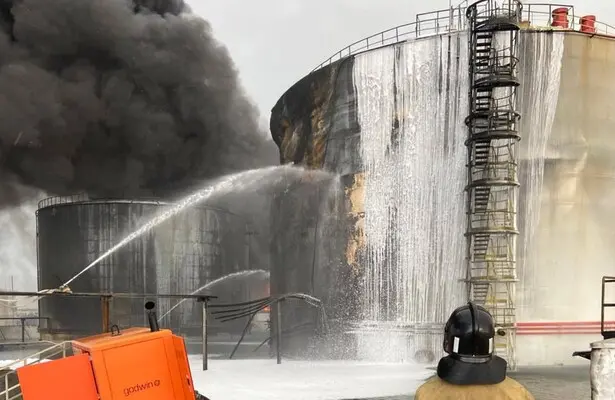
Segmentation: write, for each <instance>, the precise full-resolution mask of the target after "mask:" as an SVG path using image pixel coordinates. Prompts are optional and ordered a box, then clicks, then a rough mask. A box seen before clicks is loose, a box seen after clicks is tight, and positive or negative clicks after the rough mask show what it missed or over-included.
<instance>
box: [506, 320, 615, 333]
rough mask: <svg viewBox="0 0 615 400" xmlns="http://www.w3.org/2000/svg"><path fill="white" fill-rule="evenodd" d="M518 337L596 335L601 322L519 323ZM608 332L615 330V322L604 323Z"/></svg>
mask: <svg viewBox="0 0 615 400" xmlns="http://www.w3.org/2000/svg"><path fill="white" fill-rule="evenodd" d="M516 326H517V335H596V334H600V321H566V322H563V321H558V322H518V323H517V324H516ZM604 328H605V329H606V330H615V321H604Z"/></svg>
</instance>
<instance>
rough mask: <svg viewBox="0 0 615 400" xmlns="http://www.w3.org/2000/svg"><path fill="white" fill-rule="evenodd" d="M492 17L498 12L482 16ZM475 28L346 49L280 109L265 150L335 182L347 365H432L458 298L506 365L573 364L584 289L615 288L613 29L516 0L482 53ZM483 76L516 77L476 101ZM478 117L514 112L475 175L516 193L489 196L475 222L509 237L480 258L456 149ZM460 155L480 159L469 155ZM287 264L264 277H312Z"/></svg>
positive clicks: (589, 296) (586, 299) (591, 331)
mask: <svg viewBox="0 0 615 400" xmlns="http://www.w3.org/2000/svg"><path fill="white" fill-rule="evenodd" d="M500 3H501V2H500ZM505 3H506V4H509V3H511V4H513V3H519V2H515V1H512V2H505ZM464 4H466V3H464ZM488 4H495V2H494V1H491V0H483V1H479V2H478V3H477V6H478V7H482V6H484V5H488ZM491 10H495V11H494V12H496V13H497V12H501V11H502V10H504V9H503V8H502V7H499V6H498V7H495V6H494V7H492V8H491ZM471 15H473V14H472V13H471V12H470V13H468V9H467V8H466V7H465V6H461V7H459V8H453V9H449V10H440V11H438V12H433V13H427V14H422V15H419V16H417V18H416V20H415V21H414V22H412V23H410V24H407V25H404V26H399V27H395V28H393V29H391V30H390V31H387V32H383V33H379V34H377V35H374V36H373V37H370V38H367V39H365V40H364V41H362V42H357V43H355V44H354V45H352V46H351V47H349V48H347V49H343V50H342V51H340V52H339V53H337V54H336V56H334V57H332V58H331V59H329V60H327V61H325V62H324V63H323V64H321V65H320V66H319V67H318V68H317V69H315V70H314V71H312V72H311V73H310V74H309V75H307V76H306V77H304V78H303V79H302V80H300V81H299V82H297V83H296V84H295V85H293V86H292V87H291V88H289V89H288V91H287V92H286V93H285V94H284V95H283V96H282V97H281V98H280V100H279V101H278V102H277V104H276V105H275V107H274V108H273V110H272V114H271V132H272V136H273V138H274V140H275V142H276V144H277V145H278V146H279V148H280V157H281V161H282V163H287V162H294V163H296V164H302V165H306V166H310V167H312V168H325V169H328V170H331V171H335V172H337V173H339V174H340V175H341V176H343V177H344V178H343V186H344V189H345V197H346V202H345V203H346V204H345V206H346V208H345V211H344V212H345V213H346V221H347V222H348V226H349V229H348V230H347V232H348V233H347V236H346V238H345V241H346V243H347V245H346V246H345V249H344V252H343V254H342V257H343V258H344V260H345V262H344V263H342V264H341V265H338V266H337V268H340V269H341V270H342V271H350V272H351V273H348V274H346V276H348V277H349V278H348V281H347V282H344V283H342V284H343V285H346V286H349V287H350V286H352V287H354V288H356V291H355V292H354V293H355V297H354V298H353V299H341V298H340V301H341V302H342V303H341V304H336V305H330V307H331V308H332V309H345V308H350V309H352V310H354V312H352V313H350V314H349V315H347V319H349V320H354V323H352V322H353V321H350V322H351V323H350V325H355V326H354V327H353V328H351V329H348V330H347V332H348V334H349V335H354V337H355V338H356V352H355V356H356V357H358V358H364V359H377V360H388V361H395V360H429V359H433V358H435V357H438V356H439V355H440V354H441V346H442V344H441V340H442V329H443V324H444V322H445V321H446V319H447V318H448V316H449V314H450V312H451V311H452V310H453V309H454V308H456V307H457V306H459V305H460V304H463V303H464V302H465V301H467V299H468V292H467V290H468V286H470V289H471V290H472V292H471V297H472V298H473V299H474V300H476V301H478V302H479V303H481V304H483V305H484V306H486V307H487V308H488V309H489V310H490V311H491V312H492V313H493V314H494V316H495V317H496V322H497V323H498V324H503V325H506V331H507V335H506V336H505V337H502V338H500V339H498V346H497V352H498V353H499V354H500V355H502V356H504V357H505V358H506V359H507V360H509V362H510V364H511V365H514V364H515V363H516V364H519V365H528V364H535V365H536V364H537V365H549V364H570V363H575V362H583V360H575V359H573V358H572V357H569V354H570V352H569V351H568V349H570V348H585V347H586V345H587V342H591V341H592V340H594V339H595V337H596V335H599V333H600V332H599V325H600V324H599V321H600V298H599V295H596V290H597V285H599V282H600V278H601V277H602V276H603V275H610V274H612V260H613V258H614V257H615V254H614V253H613V249H615V247H614V246H613V233H612V229H611V227H612V225H613V221H614V220H613V218H614V215H615V206H614V204H615V203H614V202H613V201H612V200H613V199H612V196H613V190H615V167H614V164H613V162H611V160H613V154H615V145H614V143H615V142H613V140H611V138H612V134H611V133H612V131H613V129H614V123H613V119H612V116H611V111H610V110H611V109H612V108H613V106H614V104H613V103H614V101H615V96H614V95H613V93H614V91H615V86H614V85H613V83H612V80H611V79H610V78H609V76H610V75H611V74H612V73H613V71H614V70H615V39H614V38H613V37H612V36H609V35H608V34H607V32H615V28H612V27H608V26H606V25H604V24H600V23H597V22H594V21H595V18H594V17H593V16H589V17H588V16H579V14H578V12H575V10H574V9H573V8H572V7H571V6H565V7H563V6H558V7H555V6H552V5H549V4H525V5H523V8H522V9H520V10H519V11H518V12H517V11H514V12H513V13H509V14H506V15H504V14H503V15H495V16H494V20H493V21H496V22H495V24H496V25H497V24H500V25H499V27H498V29H496V30H494V31H487V32H482V33H481V35H480V36H481V37H480V40H478V39H477V37H476V34H477V33H476V32H477V31H476V30H470V29H468V28H469V24H470V22H471V21H470V19H469V18H468V16H471ZM510 20H514V21H513V23H511V24H507V23H505V24H502V21H510ZM494 26H495V25H494ZM517 28H520V30H517ZM510 38H513V39H514V40H510ZM478 42H481V44H480V46H479V47H483V49H478V48H477V47H476V43H478ZM485 49H486V50H485ZM478 53H483V54H478ZM480 57H482V58H480ZM485 57H486V58H485ZM477 60H487V62H486V63H485V61H482V62H481V61H477ZM506 60H509V61H510V62H506ZM475 62H478V64H476V65H475V64H473V63H475ZM482 67H485V68H487V70H485V71H487V72H491V73H493V74H496V73H497V74H499V73H501V72H502V71H505V70H507V69H509V68H512V69H513V70H514V73H513V75H514V76H512V77H511V79H509V80H508V81H507V82H509V83H510V84H511V85H512V86H514V85H518V87H516V88H515V89H514V90H515V95H509V92H506V93H504V94H503V95H502V92H498V91H500V90H512V89H510V88H506V89H501V88H488V89H487V90H485V91H483V92H482V94H480V95H478V96H476V95H475V91H474V92H473V91H472V90H470V89H471V86H472V88H474V89H476V87H477V84H476V83H472V84H471V81H470V76H471V72H472V74H473V75H472V76H473V79H475V75H474V74H475V72H476V71H477V68H478V69H480V68H482ZM472 82H475V81H472ZM482 82H486V80H483V81H482ZM500 83H501V82H500ZM478 86H480V85H479V84H478ZM502 86H505V85H502ZM471 93H474V94H472V95H469V94H471ZM472 96H474V97H472ZM472 107H474V108H472ZM477 107H478V108H481V107H482V108H483V109H486V110H487V111H489V110H491V111H493V110H495V111H497V113H496V114H497V115H500V116H501V115H508V116H511V118H510V121H509V119H507V120H506V123H507V124H508V123H509V122H510V127H509V129H507V132H508V133H506V134H505V135H502V136H501V137H499V138H495V139H492V138H491V136H490V139H489V145H488V146H487V147H486V148H485V149H484V151H485V152H487V153H488V154H489V156H488V160H486V162H487V163H488V164H487V165H489V166H490V168H491V167H492V170H489V171H488V172H490V173H491V172H493V173H495V174H500V173H505V174H508V176H507V177H506V179H507V182H509V181H510V182H511V185H512V184H516V182H518V183H519V189H518V190H517V189H515V190H517V191H516V192H515V191H513V190H511V191H510V193H509V194H508V195H507V196H504V197H501V196H500V194H501V192H499V191H498V190H497V189H494V190H493V191H492V192H489V193H487V194H485V197H484V200H485V201H486V206H485V207H486V208H485V211H484V212H483V214H485V215H486V216H487V217H488V218H486V219H485V221H483V222H481V223H484V224H486V225H485V226H487V227H490V226H494V225H493V224H498V223H499V224H510V225H507V229H508V230H507V231H506V233H507V234H508V235H509V236H510V237H513V236H515V235H516V234H517V233H518V235H517V236H516V239H514V240H513V239H510V238H508V239H510V240H508V239H507V240H501V239H502V237H501V235H500V236H498V234H497V232H496V233H495V234H492V233H493V232H490V233H489V232H488V234H487V237H486V241H485V242H484V246H486V250H484V249H483V250H481V251H482V253H481V254H479V253H480V252H479V250H480V249H479V248H480V247H481V246H478V244H477V243H472V245H471V246H468V245H467V242H466V236H465V234H466V232H467V231H468V229H470V228H471V227H469V226H468V219H467V217H466V207H468V206H470V207H476V204H478V202H479V201H478V195H477V194H476V193H477V191H474V192H472V193H473V194H472V196H466V195H465V189H466V185H467V183H468V178H469V177H471V176H472V175H471V174H472V173H473V172H472V171H469V170H468V166H467V164H468V157H469V154H468V147H467V146H470V148H472V147H471V146H474V145H473V144H472V143H473V142H472V141H469V142H468V143H466V140H467V139H468V137H469V131H468V126H467V125H466V121H467V120H466V118H467V117H468V116H469V115H471V112H472V111H471V110H473V109H475V108H477ZM498 110H499V111H498ZM502 110H503V111H502ZM498 113H499V114H498ZM496 114H493V113H489V112H487V113H486V114H485V115H488V116H489V118H491V116H493V115H496ZM517 114H519V115H520V116H521V118H520V119H517V117H516V115H517ZM511 121H512V122H511ZM500 122H501V121H500ZM498 123H499V122H498ZM488 126H492V125H488ZM496 134H497V132H496V133H493V132H491V133H490V135H496ZM517 135H518V136H519V137H520V139H521V140H520V142H519V143H518V144H515V143H513V142H512V140H513V139H514V138H515V137H516V136H517ZM506 140H508V142H505V141H506ZM471 151H474V153H472V155H471V157H478V156H477V154H478V152H479V151H478V148H477V149H474V150H471ZM481 151H483V150H481ZM499 165H505V166H506V168H500V167H498V166H499ZM472 179H476V176H474V177H473V178H472ZM514 181H516V182H514ZM492 189H493V188H492ZM466 197H468V198H470V202H471V203H470V204H468V198H466ZM481 201H482V200H481ZM289 205H290V203H289ZM511 215H513V216H514V215H516V217H515V219H516V221H512V220H511V221H512V222H511V221H509V220H508V219H506V218H508V216H511ZM499 216H505V217H506V218H504V219H502V220H499V219H498V218H499ZM492 217H494V218H492ZM494 221H495V222H494ZM487 230H488V229H487ZM318 240H319V241H321V242H322V241H326V240H328V238H326V237H322V236H321V237H319V238H318ZM304 245H305V246H308V245H309V243H306V244H304ZM304 251H305V252H306V253H308V252H307V250H304ZM340 251H341V250H340V249H338V252H340ZM470 253H471V254H470ZM479 255H480V257H481V259H482V266H481V267H480V268H478V267H476V268H474V267H470V266H468V263H467V262H466V258H469V259H471V260H474V261H476V260H478V259H479V257H478V256H479ZM471 257H474V258H471ZM473 265H475V266H476V265H478V263H475V264H473ZM283 268H285V265H277V264H276V263H274V265H273V266H272V278H271V279H272V282H274V281H275V280H276V279H278V275H279V276H280V279H281V280H284V281H285V282H286V283H285V285H278V287H279V288H283V289H284V288H287V287H297V286H298V285H299V284H300V283H299V282H301V279H305V276H310V275H311V273H312V271H317V270H318V266H316V267H315V266H314V265H313V263H312V261H311V259H310V260H305V261H304V262H303V263H298V264H297V265H296V266H295V267H294V268H302V269H305V271H304V272H303V273H301V274H299V273H294V274H287V275H283V274H282V272H280V271H281V270H282V269H283ZM350 277H352V278H350ZM468 277H471V285H469V284H468V281H467V280H466V278H468ZM298 279H299V280H298ZM338 284H339V283H338ZM327 287H328V288H329V290H336V288H335V287H333V286H327ZM275 289H276V288H275V286H272V291H273V290H275ZM479 289H480V290H479ZM570 293H575V294H576V295H574V296H571V295H570ZM274 315H275V314H274ZM607 318H608V319H609V320H611V319H613V316H611V317H607ZM284 324H286V321H284V316H283V325H284ZM347 325H348V324H347Z"/></svg>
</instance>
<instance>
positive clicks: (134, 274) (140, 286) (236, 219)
mask: <svg viewBox="0 0 615 400" xmlns="http://www.w3.org/2000/svg"><path fill="white" fill-rule="evenodd" d="M169 206H170V204H167V203H162V202H157V201H129V200H88V199H85V198H81V197H72V198H50V199H47V200H44V201H41V202H40V203H39V209H38V211H37V214H36V217H37V248H38V249H37V250H38V251H37V252H38V280H39V282H38V284H39V289H52V288H57V287H58V286H59V285H61V284H63V283H64V282H66V281H68V280H69V279H70V278H72V277H73V276H74V275H75V274H77V273H78V272H80V271H81V270H82V269H83V268H85V267H86V266H87V265H88V264H90V263H91V262H92V261H94V260H95V259H97V258H98V257H99V256H101V255H102V254H104V253H105V252H106V251H107V250H109V249H110V248H111V247H113V246H114V245H116V244H117V243H119V242H120V241H121V240H122V239H123V238H124V237H126V236H127V235H128V234H130V233H132V232H133V231H134V230H136V229H138V228H140V227H141V226H142V225H143V224H145V223H147V222H148V221H149V220H150V219H151V218H153V217H154V216H156V215H159V214H160V213H162V212H164V211H166V210H168V209H169ZM248 234H249V231H248V226H247V223H246V220H245V219H244V218H242V217H240V216H238V215H235V214H232V213H229V212H227V211H225V210H221V209H215V208H208V207H202V206H198V207H192V208H188V209H186V210H184V211H182V212H180V213H178V214H177V215H175V216H173V217H171V218H169V219H168V220H166V221H165V222H163V223H161V224H160V225H158V226H156V227H154V228H153V229H151V230H150V231H149V232H147V233H145V234H144V235H142V236H140V237H138V238H136V239H134V240H133V241H131V242H129V243H128V244H126V246H124V247H122V248H120V249H119V250H117V251H116V252H115V253H113V254H112V255H110V256H109V257H107V258H105V259H104V260H102V261H101V262H100V264H98V265H96V266H94V267H93V268H91V269H90V270H88V271H87V272H86V273H84V274H83V275H82V276H80V277H79V278H77V279H76V280H75V281H74V282H72V283H71V284H70V289H71V290H72V291H73V292H81V293H84V292H85V293H99V292H105V293H130V294H143V293H152V294H156V293H160V294H190V293H192V292H194V291H195V290H197V289H199V288H201V287H203V286H204V285H206V284H207V283H208V282H212V281H214V280H215V279H217V278H220V277H223V276H226V275H229V274H232V273H234V272H237V271H242V270H246V269H249V262H250V261H249V257H250V255H249V247H248V240H249V236H248ZM204 291H205V292H209V288H206V289H205V290H204ZM216 294H218V293H216ZM246 296H248V295H246ZM246 296H239V297H238V295H234V296H232V297H233V298H221V300H223V301H225V302H232V301H242V300H244V299H245V298H246ZM154 300H156V299H154ZM177 301H178V300H175V299H173V300H171V299H168V298H167V299H164V298H160V299H157V303H158V315H159V316H160V315H163V314H164V313H165V312H166V311H167V310H169V309H170V307H172V306H173V305H175V304H176V303H177ZM143 303H144V299H142V298H135V299H123V298H117V299H113V300H112V303H111V312H110V323H111V324H117V325H119V326H120V327H121V328H124V327H129V326H135V325H136V326H146V325H147V320H146V316H145V313H144V310H143ZM39 312H40V315H41V316H44V317H49V318H50V319H51V321H52V326H51V330H50V331H47V330H44V332H43V334H45V333H48V334H52V335H55V336H60V335H67V336H75V335H85V334H93V333H99V332H100V331H101V329H102V314H101V300H99V299H97V298H58V297H47V298H44V299H42V301H41V302H40V310H39ZM200 319H201V317H200V307H199V305H197V304H196V303H195V302H194V300H188V301H185V302H183V303H182V304H181V305H180V306H179V307H177V308H176V309H174V310H173V312H171V313H170V314H169V316H168V317H166V318H164V319H163V321H162V326H165V327H170V328H172V329H174V330H176V331H178V332H180V333H184V334H194V335H195V336H198V334H199V333H198V331H199V330H200V325H201V322H200ZM193 331H195V332H193Z"/></svg>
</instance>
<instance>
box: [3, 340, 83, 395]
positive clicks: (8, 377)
mask: <svg viewBox="0 0 615 400" xmlns="http://www.w3.org/2000/svg"><path fill="white" fill-rule="evenodd" d="M71 354H72V342H70V341H68V342H62V343H58V344H54V345H53V346H50V347H47V348H46V349H43V350H41V351H39V352H38V353H34V354H30V355H29V356H27V357H24V358H22V359H21V360H17V361H13V362H11V363H10V364H6V365H2V366H0V400H17V399H23V395H22V394H21V386H20V385H19V380H18V379H17V371H16V369H17V368H19V367H23V366H26V365H33V364H39V363H41V362H44V361H45V360H56V359H59V358H65V357H66V356H68V355H71Z"/></svg>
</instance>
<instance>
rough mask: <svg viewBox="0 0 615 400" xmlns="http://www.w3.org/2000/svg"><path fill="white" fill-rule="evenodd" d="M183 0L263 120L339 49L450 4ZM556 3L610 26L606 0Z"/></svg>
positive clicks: (614, 13)
mask: <svg viewBox="0 0 615 400" xmlns="http://www.w3.org/2000/svg"><path fill="white" fill-rule="evenodd" d="M186 1H187V2H189V4H190V5H191V7H192V9H193V11H194V12H195V13H197V14H199V15H201V16H203V17H204V18H205V19H207V20H208V21H209V22H210V24H211V26H212V29H213V32H214V36H215V37H216V38H218V39H219V40H220V41H221V42H222V43H224V44H225V45H226V46H227V48H228V49H229V51H230V54H231V56H232V57H233V59H234V60H235V63H236V65H237V68H238V70H239V72H240V78H241V80H242V83H243V85H244V87H245V88H246V91H247V93H248V95H249V96H250V97H251V98H252V99H253V101H254V102H255V104H256V105H257V106H258V107H259V109H260V110H261V119H262V120H263V123H264V124H268V120H269V115H270V111H271V108H272V107H273V106H274V105H275V103H276V101H277V100H278V99H279V98H280V96H281V95H282V94H283V93H284V92H285V91H286V90H287V89H288V88H289V87H290V86H292V84H293V83H294V82H296V81H298V80H299V79H301V78H302V77H303V76H305V75H307V74H308V73H309V72H310V71H311V70H312V69H314V67H316V66H317V65H319V64H320V63H321V62H322V61H324V60H326V59H327V58H329V56H331V55H332V54H334V53H335V52H337V51H338V50H340V49H342V48H344V47H346V46H347V45H349V44H350V43H352V42H355V41H357V40H359V39H362V38H364V37H367V36H370V35H372V34H374V33H378V32H380V31H383V30H387V29H389V28H393V27H395V26H397V25H401V24H406V23H408V22H412V21H414V20H415V16H416V14H417V13H423V12H429V11H435V10H438V9H443V8H446V7H448V6H449V1H448V0H431V1H428V2H427V1H424V0H261V1H248V0H186ZM540 2H541V3H545V2H546V1H544V0H543V1H540ZM524 3H525V2H524ZM557 3H560V4H561V3H568V4H574V5H575V14H576V15H581V14H585V13H588V14H589V13H591V14H595V15H596V16H597V20H598V21H602V22H606V23H610V24H611V25H614V26H615V1H613V0H576V1H568V2H566V1H564V2H562V1H561V0H560V1H558V2H557ZM455 4H458V1H457V0H453V5H455ZM614 34H615V31H614Z"/></svg>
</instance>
